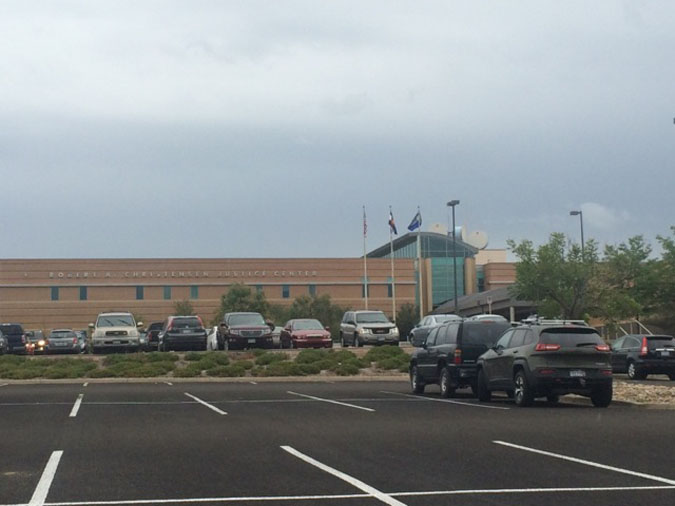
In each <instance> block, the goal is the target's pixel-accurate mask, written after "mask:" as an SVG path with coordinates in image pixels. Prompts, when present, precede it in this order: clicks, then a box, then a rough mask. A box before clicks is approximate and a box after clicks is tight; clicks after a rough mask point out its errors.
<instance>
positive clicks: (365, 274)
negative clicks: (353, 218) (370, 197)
mask: <svg viewBox="0 0 675 506" xmlns="http://www.w3.org/2000/svg"><path fill="white" fill-rule="evenodd" d="M367 235H368V225H367V223H366V206H363V286H364V295H365V299H366V309H368V261H367V258H368V257H367V256H366V236H367Z"/></svg>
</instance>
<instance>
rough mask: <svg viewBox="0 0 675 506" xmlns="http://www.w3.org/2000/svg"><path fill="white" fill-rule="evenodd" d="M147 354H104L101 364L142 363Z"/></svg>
mask: <svg viewBox="0 0 675 506" xmlns="http://www.w3.org/2000/svg"><path fill="white" fill-rule="evenodd" d="M147 360H148V359H147V355H143V354H141V353H119V354H114V355H106V357H105V358H104V359H103V365H105V366H111V365H115V364H121V363H127V362H134V363H143V362H147Z"/></svg>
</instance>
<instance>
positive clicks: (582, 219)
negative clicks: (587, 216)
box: [570, 211, 584, 258]
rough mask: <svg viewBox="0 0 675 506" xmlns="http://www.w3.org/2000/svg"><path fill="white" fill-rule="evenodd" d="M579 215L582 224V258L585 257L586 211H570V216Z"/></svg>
mask: <svg viewBox="0 0 675 506" xmlns="http://www.w3.org/2000/svg"><path fill="white" fill-rule="evenodd" d="M577 215H579V223H580V224H581V258H584V213H582V212H581V211H570V216H577Z"/></svg>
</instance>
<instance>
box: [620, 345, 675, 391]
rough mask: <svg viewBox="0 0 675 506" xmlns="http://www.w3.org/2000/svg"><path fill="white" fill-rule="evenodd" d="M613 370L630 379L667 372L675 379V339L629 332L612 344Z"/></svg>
mask: <svg viewBox="0 0 675 506" xmlns="http://www.w3.org/2000/svg"><path fill="white" fill-rule="evenodd" d="M612 370H613V371H614V372H622V373H626V374H628V377H629V378H630V379H633V380H639V379H645V378H646V377H647V376H648V375H649V374H667V375H668V377H669V378H670V379H671V380H672V381H675V338H673V337H672V336H664V335H657V336H654V335H642V334H640V335H638V334H629V335H627V336H623V337H620V338H619V339H617V340H616V341H614V343H613V344H612Z"/></svg>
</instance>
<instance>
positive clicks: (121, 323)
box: [96, 314, 136, 327]
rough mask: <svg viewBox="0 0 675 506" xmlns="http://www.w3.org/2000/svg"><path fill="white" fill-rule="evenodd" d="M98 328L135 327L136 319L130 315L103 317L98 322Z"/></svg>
mask: <svg viewBox="0 0 675 506" xmlns="http://www.w3.org/2000/svg"><path fill="white" fill-rule="evenodd" d="M96 326H97V327H135V326H136V324H135V323H134V317H133V316H131V315H130V314H117V315H112V314H108V315H103V316H99V317H98V320H96Z"/></svg>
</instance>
